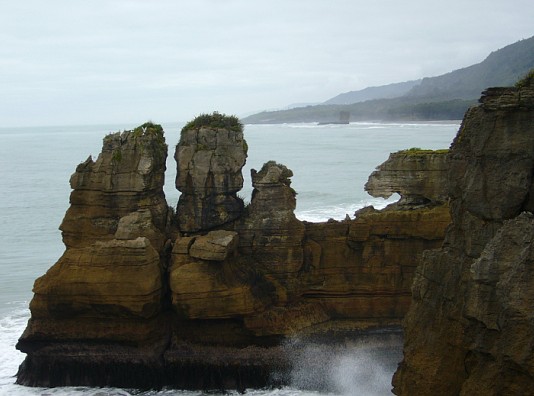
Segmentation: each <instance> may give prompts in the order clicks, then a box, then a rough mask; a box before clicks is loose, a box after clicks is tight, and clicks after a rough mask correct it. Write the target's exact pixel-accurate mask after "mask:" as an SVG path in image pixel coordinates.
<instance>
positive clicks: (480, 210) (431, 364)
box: [393, 87, 534, 396]
mask: <svg viewBox="0 0 534 396" xmlns="http://www.w3.org/2000/svg"><path fill="white" fill-rule="evenodd" d="M533 94H534V90H533V89H532V88H531V87H521V88H497V89H489V90H487V91H485V92H484V94H483V96H482V98H481V100H480V102H481V105H479V106H477V107H474V108H472V109H470V110H469V111H468V112H467V114H466V116H465V118H464V120H463V123H462V127H461V128H460V131H459V132H458V135H457V136H456V139H455V141H454V143H453V145H452V148H451V152H450V156H449V158H450V169H449V183H450V196H451V215H452V225H451V227H450V228H449V230H448V233H447V236H446V240H445V244H444V247H443V248H442V249H441V250H438V251H431V252H426V253H425V255H424V256H423V260H422V263H421V264H420V266H419V267H418V269H417V272H416V275H415V278H414V283H413V287H412V294H413V300H412V304H411V307H410V310H409V312H408V314H407V316H406V318H405V346H404V360H403V362H402V363H401V364H400V365H399V368H398V370H397V372H396V374H395V377H394V380H393V383H394V392H395V393H396V394H398V395H416V394H417V395H436V394H440V395H495V396H496V395H527V394H534V363H533V362H534V354H533V349H532V345H533V343H534V338H533V335H534V320H533V318H532V302H533V301H534V283H533V280H532V279H533V276H532V273H533V271H534V261H533V253H532V250H533V248H532V246H533V244H532V242H533V240H534V220H533V218H532V214H531V213H525V211H531V210H532V207H533V204H532V199H533V198H532V197H533V194H532V191H534V187H533V178H532V175H533V169H534V95H533ZM422 329H424V331H423V330H422Z"/></svg>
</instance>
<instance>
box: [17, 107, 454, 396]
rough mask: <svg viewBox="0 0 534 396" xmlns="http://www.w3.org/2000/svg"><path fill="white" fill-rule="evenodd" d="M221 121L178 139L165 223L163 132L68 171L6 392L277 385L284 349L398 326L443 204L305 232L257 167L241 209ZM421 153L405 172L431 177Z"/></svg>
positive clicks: (142, 130)
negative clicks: (286, 344)
mask: <svg viewBox="0 0 534 396" xmlns="http://www.w3.org/2000/svg"><path fill="white" fill-rule="evenodd" d="M227 121H228V120H227V119H226V118H224V117H221V115H219V114H214V115H213V116H212V117H209V116H208V117H207V118H206V117H204V118H201V119H200V121H199V120H198V119H196V120H195V121H193V122H192V123H190V124H188V125H187V126H186V127H185V128H184V130H183V131H182V137H181V139H180V143H179V144H178V146H177V149H176V158H177V160H178V177H177V186H178V187H179V188H180V190H181V191H182V198H181V199H180V202H179V204H178V208H177V213H176V216H175V217H173V215H172V213H173V212H172V210H168V208H167V206H166V203H165V198H164V195H163V190H162V186H163V171H164V167H165V165H164V164H165V156H166V146H165V142H164V139H163V134H162V130H161V127H159V126H156V125H153V124H145V125H143V126H142V127H139V128H136V129H135V130H133V131H130V132H123V133H122V134H114V135H110V136H108V137H106V138H105V139H104V147H103V151H102V154H101V155H100V156H99V158H98V160H97V161H96V162H93V161H92V160H88V161H86V162H85V163H83V164H81V165H79V166H78V168H77V170H76V173H75V174H74V175H73V177H72V179H71V183H72V187H73V189H74V190H73V192H72V196H71V207H70V208H69V210H68V211H67V214H66V216H65V220H64V221H63V223H62V226H61V228H62V231H63V237H64V241H65V244H66V246H67V250H66V252H65V254H64V255H63V256H62V257H61V258H60V260H59V261H58V262H57V263H56V264H55V265H54V266H53V267H52V268H51V269H50V270H49V271H48V272H47V274H45V275H44V276H43V277H41V278H39V279H38V280H37V281H36V283H35V288H34V293H35V296H34V298H33V300H32V302H31V304H30V309H31V312H32V317H31V319H30V321H29V324H28V327H27V329H26V331H25V332H24V334H23V335H22V337H21V338H20V340H19V343H18V348H19V349H20V350H22V351H23V352H25V353H27V357H26V360H25V362H24V363H23V365H22V366H21V368H20V371H19V374H18V379H17V381H18V382H19V383H21V384H26V385H43V386H57V385H93V386H94V385H97V386H103V385H111V386H121V387H160V386H163V385H169V386H175V387H180V388H196V389H198V388H237V389H244V388H245V387H250V386H265V385H267V384H279V383H283V381H284V380H283V378H284V377H283V376H282V377H276V378H278V380H277V379H276V378H275V377H273V375H272V374H273V373H275V372H276V373H278V374H280V373H281V372H284V371H287V370H288V369H289V368H290V365H291V361H290V358H291V356H288V354H286V353H285V352H284V349H283V348H282V347H281V343H282V342H283V340H284V339H285V338H287V337H291V336H293V335H318V334H319V335H320V334H328V338H329V339H332V337H335V334H336V332H340V333H341V332H342V333H343V334H344V335H346V334H347V331H354V330H361V329H362V328H368V327H372V326H383V325H398V324H399V321H400V319H401V318H402V317H403V315H404V314H405V312H406V311H407V309H408V305H409V287H410V284H411V280H412V277H413V273H414V268H415V266H416V263H417V261H418V259H419V257H420V255H421V254H422V252H423V251H424V250H426V249H432V248H437V247H439V246H440V245H441V243H442V240H443V235H444V230H445V228H446V227H447V225H448V223H449V220H450V219H449V215H448V207H447V205H446V204H443V203H442V202H441V201H439V202H438V200H437V199H435V198H434V196H432V197H430V196H427V197H426V198H428V199H426V200H425V201H424V202H423V201H421V200H418V201H417V205H416V206H414V205H410V204H409V202H406V203H405V204H403V205H401V206H398V205H397V206H392V207H390V208H389V209H386V210H383V211H376V210H374V209H373V208H372V207H370V208H366V209H365V210H362V211H360V212H358V213H357V216H356V219H354V220H350V219H347V220H345V221H340V222H338V221H329V222H326V223H317V224H314V223H306V222H302V221H299V220H298V219H297V218H296V217H295V214H294V210H295V205H296V201H295V191H294V190H293V189H292V188H291V177H292V172H291V170H289V169H288V168H287V167H285V166H284V165H281V164H278V163H276V162H274V161H270V162H268V163H266V164H265V165H264V166H263V167H262V168H261V169H260V170H259V171H254V170H253V171H252V183H253V187H254V191H253V195H252V198H251V202H250V204H249V205H248V206H247V207H246V208H244V207H243V204H242V201H241V200H240V198H238V197H237V195H236V194H237V191H238V190H239V188H240V187H241V184H242V180H243V179H242V175H241V168H242V166H243V163H244V161H245V157H246V144H245V142H244V140H243V134H242V130H241V126H240V124H238V123H237V124H236V122H235V121H236V120H233V119H230V120H229V121H230V122H227ZM422 155H423V157H421V158H422V159H421V161H422V162H421V163H420V164H419V165H418V171H421V174H422V175H425V174H429V173H431V172H427V173H424V167H425V166H427V165H425V164H428V163H430V162H432V161H431V160H429V159H428V158H431V157H432V156H434V155H436V154H435V153H424V154H422ZM424 156H427V157H424ZM425 161H426V162H425ZM397 164H398V165H399V166H400V167H401V168H402V167H404V168H407V167H409V166H411V165H409V164H403V163H402V160H401V159H399V160H397ZM421 164H422V165H421ZM431 174H432V177H441V176H439V175H441V173H439V175H438V176H437V175H436V174H435V173H431ZM378 177H379V176H378ZM388 177H389V178H390V179H392V178H393V176H391V175H389V176H388ZM418 177H420V178H422V176H418ZM405 179H406V178H405ZM408 179H409V178H408ZM408 179H406V180H408ZM437 183H438V182H437V181H436V184H437ZM398 185H399V186H400V188H404V187H402V186H403V183H398ZM402 191H404V190H402ZM281 378H282V379H281Z"/></svg>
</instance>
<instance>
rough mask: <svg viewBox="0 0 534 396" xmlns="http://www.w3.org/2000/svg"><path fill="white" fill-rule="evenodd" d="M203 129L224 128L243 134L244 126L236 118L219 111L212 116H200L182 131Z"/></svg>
mask: <svg viewBox="0 0 534 396" xmlns="http://www.w3.org/2000/svg"><path fill="white" fill-rule="evenodd" d="M201 127H209V128H224V129H228V130H231V131H236V132H243V125H242V124H241V122H240V121H239V119H238V118H237V117H236V116H234V115H232V116H227V115H226V114H221V113H219V112H217V111H215V112H213V113H212V114H200V115H199V116H197V117H195V118H194V119H193V120H192V121H189V122H188V123H187V124H186V125H185V126H184V127H183V129H182V131H187V130H189V129H198V128H201Z"/></svg>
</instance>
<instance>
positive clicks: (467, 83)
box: [242, 37, 534, 124]
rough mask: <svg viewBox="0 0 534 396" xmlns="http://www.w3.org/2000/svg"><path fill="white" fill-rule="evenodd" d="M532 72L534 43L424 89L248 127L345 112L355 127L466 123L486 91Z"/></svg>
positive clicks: (357, 96) (278, 114) (339, 102)
mask: <svg viewBox="0 0 534 396" xmlns="http://www.w3.org/2000/svg"><path fill="white" fill-rule="evenodd" d="M531 69H534V37H531V38H529V39H525V40H521V41H518V42H516V43H514V44H511V45H508V46H506V47H504V48H501V49H499V50H497V51H494V52H492V53H491V54H490V55H489V56H488V57H487V58H486V59H485V60H484V61H482V62H480V63H477V64H475V65H472V66H469V67H466V68H463V69H458V70H455V71H452V72H450V73H447V74H443V75H441V76H437V77H426V78H423V79H422V80H418V81H420V82H419V83H418V81H407V82H405V83H397V84H389V85H385V86H382V87H371V88H366V89H364V90H361V91H352V92H347V93H344V94H340V95H338V96H336V97H334V98H332V99H329V100H327V101H326V102H324V103H323V104H320V105H316V106H306V107H299V108H295V109H291V110H282V111H266V112H261V113H258V114H254V115H251V116H249V117H246V118H244V119H242V122H244V123H249V124H260V123H273V124H276V123H291V122H329V121H334V120H338V119H339V114H340V112H341V111H349V112H350V118H351V120H352V121H380V120H382V121H388V120H391V121H393V120H399V121H402V120H444V119H445V120H447V119H448V120H451V119H461V118H462V117H463V114H464V113H465V111H466V110H467V108H468V107H469V106H470V105H472V104H474V103H476V101H477V99H478V98H479V96H480V93H481V92H482V91H483V90H484V89H486V88H488V87H494V86H510V85H513V84H514V83H515V82H516V81H517V80H519V79H520V78H521V77H523V76H524V75H526V74H527V73H528V72H529V70H531ZM410 84H412V86H411V87H410ZM407 87H408V88H407ZM406 88H407V89H406ZM395 91H397V92H398V93H399V95H398V96H397V97H395V96H392V95H395V94H394V92H395ZM403 91H404V92H403ZM366 95H368V96H366ZM381 95H383V96H381ZM377 96H380V97H377ZM353 100H355V101H354V102H352V101H353ZM348 101H350V102H352V103H350V104H349V103H347V102H348Z"/></svg>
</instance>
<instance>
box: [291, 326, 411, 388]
mask: <svg viewBox="0 0 534 396" xmlns="http://www.w3.org/2000/svg"><path fill="white" fill-rule="evenodd" d="M287 348H288V349H289V352H290V355H291V356H293V358H292V363H293V369H292V371H291V373H289V383H290V386H291V387H292V388H297V389H306V390H313V391H317V392H329V393H334V394H335V395H343V396H349V395H351V396H352V395H359V396H379V395H388V394H390V393H391V378H392V376H393V373H394V371H395V368H396V366H397V363H398V362H399V361H400V360H401V358H402V338H401V336H400V334H374V335H368V336H364V337H362V338H361V339H359V340H357V341H354V342H352V341H345V342H343V343H342V344H335V345H332V344H320V343H307V342H303V341H300V340H293V341H292V342H291V343H289V344H288V345H287Z"/></svg>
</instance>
